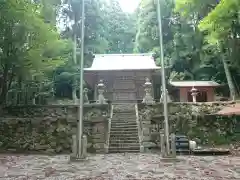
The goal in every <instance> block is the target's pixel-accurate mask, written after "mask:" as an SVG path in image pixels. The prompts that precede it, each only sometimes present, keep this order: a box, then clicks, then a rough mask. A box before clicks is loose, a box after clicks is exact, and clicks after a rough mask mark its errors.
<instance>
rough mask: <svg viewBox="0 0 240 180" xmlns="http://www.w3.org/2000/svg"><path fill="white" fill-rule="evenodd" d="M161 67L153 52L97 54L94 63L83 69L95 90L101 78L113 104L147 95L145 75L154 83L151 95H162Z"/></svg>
mask: <svg viewBox="0 0 240 180" xmlns="http://www.w3.org/2000/svg"><path fill="white" fill-rule="evenodd" d="M160 77H161V68H160V67H158V66H156V64H155V60H154V58H153V56H152V54H97V55H95V57H94V59H93V63H92V66H91V67H90V68H85V69H84V80H85V82H86V83H87V84H88V85H89V86H90V87H91V88H92V89H93V90H94V99H93V100H97V85H98V83H99V82H100V80H102V81H103V84H104V85H105V87H106V91H105V93H104V96H105V98H106V99H107V100H109V101H111V102H113V103H123V102H126V103H130V102H132V103H136V102H138V101H142V100H143V97H144V95H145V91H144V84H145V82H146V78H149V79H150V81H151V83H152V86H153V88H152V96H153V98H154V99H159V98H160V93H161V91H160V87H161V78H160Z"/></svg>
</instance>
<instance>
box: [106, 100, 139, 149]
mask: <svg viewBox="0 0 240 180" xmlns="http://www.w3.org/2000/svg"><path fill="white" fill-rule="evenodd" d="M139 151H140V144H139V136H138V125H137V122H136V113H135V105H134V104H115V105H113V117H112V120H111V130H110V138H109V153H125V152H132V153H136V152H139Z"/></svg>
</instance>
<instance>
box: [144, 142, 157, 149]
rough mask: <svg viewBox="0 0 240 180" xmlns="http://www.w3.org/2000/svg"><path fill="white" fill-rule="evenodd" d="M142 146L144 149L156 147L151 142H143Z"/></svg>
mask: <svg viewBox="0 0 240 180" xmlns="http://www.w3.org/2000/svg"><path fill="white" fill-rule="evenodd" d="M142 145H143V146H144V147H145V148H153V147H156V146H157V145H156V144H155V143H153V142H143V143H142Z"/></svg>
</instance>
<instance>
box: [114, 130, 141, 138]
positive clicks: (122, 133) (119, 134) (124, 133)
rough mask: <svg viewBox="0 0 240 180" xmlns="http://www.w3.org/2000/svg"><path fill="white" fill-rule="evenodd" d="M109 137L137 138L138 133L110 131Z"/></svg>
mask: <svg viewBox="0 0 240 180" xmlns="http://www.w3.org/2000/svg"><path fill="white" fill-rule="evenodd" d="M110 136H114V137H121V136H122V137H126V136H127V137H128V136H138V131H111V132H110Z"/></svg>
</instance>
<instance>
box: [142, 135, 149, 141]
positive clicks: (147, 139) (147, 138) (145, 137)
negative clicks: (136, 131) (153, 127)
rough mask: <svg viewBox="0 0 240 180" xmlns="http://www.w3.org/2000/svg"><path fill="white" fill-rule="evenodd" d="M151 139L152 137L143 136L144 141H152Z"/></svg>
mask: <svg viewBox="0 0 240 180" xmlns="http://www.w3.org/2000/svg"><path fill="white" fill-rule="evenodd" d="M150 140H151V137H150V136H143V137H142V141H150Z"/></svg>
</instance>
